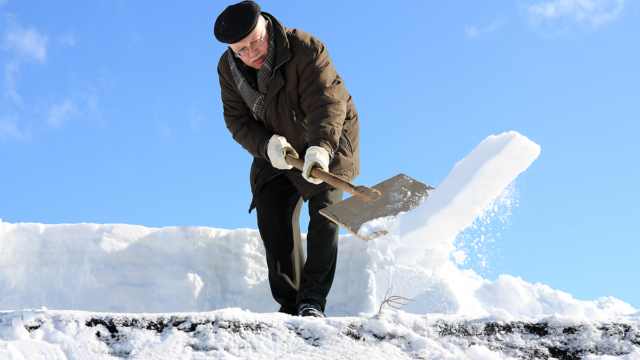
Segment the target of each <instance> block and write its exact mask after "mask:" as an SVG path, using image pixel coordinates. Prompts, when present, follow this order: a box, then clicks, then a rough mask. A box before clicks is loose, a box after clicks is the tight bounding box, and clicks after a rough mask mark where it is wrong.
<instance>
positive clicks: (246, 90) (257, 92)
mask: <svg viewBox="0 0 640 360" xmlns="http://www.w3.org/2000/svg"><path fill="white" fill-rule="evenodd" d="M265 20H266V19H265ZM267 29H268V31H269V50H268V51H267V56H266V57H265V59H264V62H263V63H262V67H260V70H256V69H254V68H252V67H249V66H247V65H245V64H244V63H243V62H242V60H241V59H239V58H237V57H236V56H235V54H234V52H233V51H232V50H231V48H229V51H228V53H229V64H230V65H231V73H232V74H233V79H234V80H235V81H236V85H237V86H238V89H239V90H240V95H241V96H242V98H243V99H244V102H246V103H247V106H249V108H250V109H251V111H252V112H253V114H254V115H255V116H256V117H257V118H258V119H260V120H262V121H264V120H265V119H264V115H265V109H264V98H265V95H266V94H267V88H268V87H269V81H270V80H271V76H272V75H273V66H274V63H275V58H276V56H275V53H276V45H275V36H274V31H273V24H272V22H271V21H269V23H268V24H267ZM245 56H249V55H245ZM249 71H257V77H254V76H252V75H253V74H250V73H249ZM256 80H257V84H256Z"/></svg>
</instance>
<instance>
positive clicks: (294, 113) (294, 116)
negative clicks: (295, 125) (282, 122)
mask: <svg viewBox="0 0 640 360" xmlns="http://www.w3.org/2000/svg"><path fill="white" fill-rule="evenodd" d="M291 111H293V121H296V111H295V110H291Z"/></svg>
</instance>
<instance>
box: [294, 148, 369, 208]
mask: <svg viewBox="0 0 640 360" xmlns="http://www.w3.org/2000/svg"><path fill="white" fill-rule="evenodd" d="M285 159H286V160H287V164H289V165H291V166H293V167H294V168H296V169H298V170H300V171H302V168H303V166H304V161H302V160H301V159H298V158H297V157H295V156H292V155H289V154H287V156H286V158H285ZM311 176H313V177H315V178H318V179H320V180H322V181H324V182H326V183H327V184H330V185H333V186H335V187H337V188H338V189H340V190H343V191H346V192H348V193H349V194H351V195H354V196H357V197H359V198H361V199H363V200H367V201H370V200H375V199H377V198H378V197H379V196H380V192H379V191H378V190H375V189H371V188H368V187H366V186H363V185H356V184H353V183H351V182H349V181H347V180H345V179H343V178H341V177H338V176H336V175H333V174H332V173H330V172H327V171H324V170H322V169H320V168H319V167H314V168H313V169H311Z"/></svg>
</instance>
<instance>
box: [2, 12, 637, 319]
mask: <svg viewBox="0 0 640 360" xmlns="http://www.w3.org/2000/svg"><path fill="white" fill-rule="evenodd" d="M0 4H1V5H0V66H2V72H0V85H1V88H0V90H1V91H2V96H1V97H0V218H1V219H2V220H3V221H5V222H39V223H47V224H55V223H79V222H91V223H127V224H139V225H144V226H152V227H162V226H173V225H199V226H211V227H217V228H227V229H235V228H256V224H255V214H251V215H249V214H248V213H247V210H248V206H249V202H250V199H251V195H250V191H249V182H248V173H249V165H250V162H251V157H250V155H248V154H247V153H246V152H245V151H244V150H242V148H241V147H240V146H239V145H237V144H236V143H235V142H234V141H233V140H232V138H231V136H230V134H229V132H228V131H227V129H226V127H225V125H224V121H223V119H222V107H221V102H220V90H219V86H218V79H217V74H216V65H217V62H218V59H219V57H220V55H221V54H222V52H223V51H224V50H225V45H223V44H220V43H218V42H217V41H216V40H215V38H214V36H213V31H212V26H213V23H214V21H215V19H216V17H217V15H218V14H219V13H220V12H221V11H222V10H223V9H224V8H225V7H226V6H227V5H229V4H230V3H226V2H221V1H215V2H214V1H195V0H194V1H189V2H175V1H108V0H99V1H83V2H78V1H64V0H60V1H55V2H51V1H30V0H20V1H11V0H7V1H0ZM260 4H261V6H262V8H263V10H264V11H267V12H269V13H271V14H273V15H274V16H276V17H277V18H278V19H279V20H280V21H281V22H282V23H283V24H284V25H285V26H288V27H295V28H300V29H302V30H304V31H307V32H309V33H311V34H313V35H315V36H317V37H318V38H320V39H321V40H323V41H324V42H325V44H326V46H327V48H328V50H329V52H330V54H331V57H332V59H333V61H334V64H335V66H336V68H337V70H338V72H339V73H340V74H341V76H342V77H343V78H344V80H345V83H346V86H347V89H348V90H349V91H350V93H351V94H352V96H353V98H354V102H355V104H356V107H357V109H358V112H359V114H360V123H361V142H360V146H361V161H362V172H361V175H360V176H359V177H358V179H357V181H356V182H357V183H361V184H367V185H374V184H376V183H378V182H381V181H383V180H384V179H387V178H389V177H391V176H393V175H395V174H398V173H405V174H407V175H409V176H412V177H414V178H416V179H419V180H422V181H423V182H425V183H428V184H431V185H434V186H437V185H438V184H439V183H440V182H441V181H442V180H443V179H444V178H445V177H446V175H447V174H448V173H449V171H450V170H451V168H452V167H453V165H454V164H455V163H456V162H457V161H459V160H461V159H462V158H463V157H464V156H466V155H467V154H468V153H469V152H470V151H471V150H472V149H473V148H475V146H476V145H478V143H480V141H482V140H483V139H484V138H486V137H487V136H489V135H493V134H499V133H502V132H505V131H509V130H516V131H518V132H520V133H521V134H523V135H525V136H527V137H529V138H530V139H532V140H533V141H535V142H536V143H538V144H540V145H541V147H542V153H541V155H540V157H539V158H538V159H537V160H536V161H535V162H534V163H533V165H532V166H531V167H530V168H529V169H528V170H527V171H526V172H525V173H523V174H522V175H521V176H520V177H519V178H518V179H517V180H516V184H515V187H516V189H517V191H518V193H519V206H518V207H514V208H512V213H513V215H512V216H511V217H510V224H509V225H508V226H506V228H505V229H504V230H502V231H501V235H500V236H499V237H497V238H496V242H495V243H493V244H492V245H491V248H490V249H489V250H490V251H488V252H489V253H490V255H491V256H490V257H489V259H488V260H489V266H488V267H484V268H483V267H481V266H479V265H478V264H477V263H475V262H472V261H470V262H469V264H468V266H470V267H471V268H473V269H474V270H476V271H478V272H479V273H482V274H483V275H484V276H486V277H487V278H489V279H495V278H496V277H497V276H498V275H499V274H510V275H514V276H520V277H522V278H523V279H524V280H526V281H528V282H532V283H536V282H541V283H543V284H547V285H549V286H551V287H552V288H554V289H559V290H562V291H565V292H568V293H570V294H572V295H573V296H574V297H575V298H577V299H581V300H593V299H596V298H598V297H601V296H614V297H616V298H619V299H621V300H624V301H626V302H629V303H630V304H631V305H633V306H634V307H635V308H640V290H639V289H638V286H637V276H638V275H637V261H638V254H639V253H640V241H639V240H640V236H639V235H638V232H637V229H636V228H637V224H638V223H639V222H640V221H639V220H640V211H639V210H638V205H637V204H639V203H640V196H639V194H640V191H639V190H638V185H637V184H638V183H639V182H640V172H639V170H638V168H639V166H638V162H639V157H640V146H639V145H638V141H637V140H636V138H637V133H638V131H639V130H640V126H639V125H638V124H639V119H640V67H639V66H638V64H640V45H639V42H638V36H639V34H640V4H639V3H638V1H636V0H580V1H579V0H532V1H491V2H479V1H478V2H476V1H473V2H472V1H466V2H462V1H447V2H444V1H396V2H377V1H348V2H347V1H323V2H308V1H296V2H289V1H262V2H260ZM303 221H304V219H303ZM494 226H495V227H496V228H497V227H500V228H501V227H502V226H503V225H502V224H494ZM487 246H489V245H487Z"/></svg>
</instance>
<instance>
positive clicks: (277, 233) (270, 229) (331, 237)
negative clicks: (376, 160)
mask: <svg viewBox="0 0 640 360" xmlns="http://www.w3.org/2000/svg"><path fill="white" fill-rule="evenodd" d="M342 195H343V191H342V190H340V189H335V188H334V189H329V190H325V191H323V192H321V193H319V194H317V195H315V196H313V197H311V198H310V199H309V218H310V219H309V229H308V232H307V260H306V261H305V258H304V251H303V249H302V241H301V236H300V224H299V219H300V210H301V208H302V204H303V201H302V197H301V196H300V193H299V192H298V190H297V189H296V187H295V186H293V184H292V183H291V181H290V180H289V179H288V178H287V177H286V176H285V175H284V174H281V175H278V176H276V177H275V178H273V179H271V180H269V182H267V183H266V184H265V185H264V186H263V187H262V191H261V193H260V195H259V197H258V199H257V204H256V212H257V214H258V229H259V230H260V236H261V237H262V241H263V242H264V247H265V249H266V253H267V266H268V268H269V285H270V286H271V294H272V295H273V298H274V299H275V300H276V301H277V302H278V303H279V304H280V312H284V313H288V314H292V315H297V307H296V305H297V303H298V302H300V301H302V300H306V299H311V300H315V301H317V302H318V303H319V304H320V306H322V310H323V311H324V308H325V305H326V303H327V295H328V294H329V290H330V289H331V285H332V284H333V278H334V275H335V272H336V262H337V259H338V231H339V228H338V225H336V224H334V223H333V222H331V221H330V220H329V219H327V218H326V217H324V216H322V215H321V214H320V213H319V211H320V210H322V209H324V208H325V207H327V206H329V205H331V204H334V203H336V202H339V201H341V200H342Z"/></svg>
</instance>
